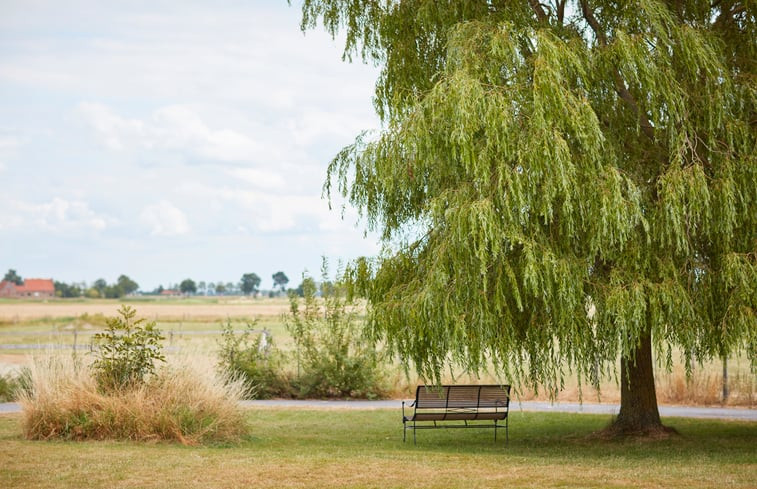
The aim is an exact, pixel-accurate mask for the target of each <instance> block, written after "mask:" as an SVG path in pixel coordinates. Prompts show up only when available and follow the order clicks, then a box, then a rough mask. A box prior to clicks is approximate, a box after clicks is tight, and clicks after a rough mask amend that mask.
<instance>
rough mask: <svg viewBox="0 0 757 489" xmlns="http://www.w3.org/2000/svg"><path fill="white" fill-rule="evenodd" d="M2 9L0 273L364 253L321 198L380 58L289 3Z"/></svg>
mask: <svg viewBox="0 0 757 489" xmlns="http://www.w3.org/2000/svg"><path fill="white" fill-rule="evenodd" d="M292 4H293V5H292V6H291V7H290V6H288V5H287V2H286V1H285V0H244V1H228V2H207V1H187V0H182V1H178V0H176V1H172V0H171V1H161V0H147V1H139V0H137V1H129V2H102V1H71V2H59V1H36V0H20V1H16V0H3V1H2V2H1V3H0V182H2V191H0V273H4V272H5V271H6V270H7V269H9V268H13V269H16V270H17V271H18V273H19V274H20V275H21V276H22V277H27V278H33V277H52V278H54V279H55V280H60V281H65V282H71V281H87V282H88V283H89V282H92V281H94V280H95V279H97V278H101V277H102V278H105V279H106V280H107V281H108V282H112V281H115V279H116V278H117V277H118V276H119V275H120V274H127V275H129V276H130V277H131V278H133V279H134V280H136V281H137V282H138V283H139V284H140V286H141V288H142V289H143V290H151V289H153V288H155V287H157V286H158V285H163V286H167V285H168V284H171V283H177V282H179V281H181V280H182V279H184V278H188V277H189V278H192V279H194V280H196V281H199V280H204V281H208V282H211V281H224V282H228V281H233V282H237V281H238V280H239V279H240V277H241V275H242V274H243V273H246V272H255V273H257V274H258V275H260V276H261V277H262V278H263V283H262V286H263V287H264V288H268V287H270V286H271V285H272V281H271V275H272V274H273V273H274V272H276V271H278V270H283V271H284V272H285V273H286V274H287V275H288V276H289V278H290V280H291V284H290V285H296V284H297V283H299V280H300V277H301V274H302V272H303V270H305V269H308V270H309V271H311V272H313V273H317V272H318V270H319V267H320V261H321V256H322V255H325V256H327V257H329V258H330V259H331V260H332V261H336V260H338V259H343V260H347V259H350V258H354V257H356V256H359V255H366V254H367V255H371V254H375V253H376V252H377V250H378V245H377V240H376V238H375V236H372V235H369V236H368V237H367V238H366V237H364V234H363V229H364V226H362V225H361V224H359V223H358V222H357V217H356V216H355V214H354V213H347V214H346V216H345V219H344V220H343V219H342V217H341V214H340V212H339V211H338V210H335V211H329V209H328V203H327V202H326V201H325V200H324V199H322V198H321V189H322V185H323V182H324V178H325V169H326V166H327V164H328V162H329V160H330V158H331V157H332V156H333V155H334V154H335V153H336V152H337V151H338V150H339V149H341V148H342V147H343V146H345V145H347V144H350V143H351V142H352V141H353V139H354V137H355V135H357V134H358V133H359V132H360V131H361V130H365V129H371V128H376V127H378V125H379V123H378V120H377V118H376V116H375V115H374V112H373V109H372V105H371V97H372V94H373V86H374V82H375V79H376V76H377V73H378V72H377V69H376V68H374V67H372V66H367V65H364V64H362V63H360V62H356V63H353V64H349V63H345V62H342V61H341V51H342V49H341V48H342V43H341V42H340V41H339V40H337V41H333V40H332V39H331V38H330V37H329V36H328V35H327V34H325V33H324V32H323V31H308V32H307V33H306V34H303V33H302V32H301V31H300V30H299V21H300V10H299V6H298V4H299V2H297V1H293V2H292Z"/></svg>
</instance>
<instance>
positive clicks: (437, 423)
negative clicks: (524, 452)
mask: <svg viewBox="0 0 757 489" xmlns="http://www.w3.org/2000/svg"><path fill="white" fill-rule="evenodd" d="M509 406H510V386H509V385H443V386H427V385H419V386H418V388H417V389H416V390H415V400H414V401H413V402H411V403H410V404H408V407H412V408H413V412H412V414H409V415H405V401H402V426H403V430H402V441H403V442H404V441H405V440H406V438H407V430H413V443H415V442H416V437H415V432H416V431H417V430H423V429H437V428H492V429H494V441H495V443H496V441H497V430H498V429H500V428H504V429H505V441H506V442H507V441H509V433H508V426H507V425H508V418H507V414H508V411H509ZM503 421H504V424H501V422H503Z"/></svg>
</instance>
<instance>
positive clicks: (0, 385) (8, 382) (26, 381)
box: [0, 367, 31, 402]
mask: <svg viewBox="0 0 757 489" xmlns="http://www.w3.org/2000/svg"><path fill="white" fill-rule="evenodd" d="M30 388H31V379H30V371H29V368H28V367H22V368H21V370H20V371H19V372H18V373H7V374H2V375H0V402H12V401H15V400H17V399H18V398H19V397H20V396H21V395H22V394H23V393H24V392H28V391H29V390H30Z"/></svg>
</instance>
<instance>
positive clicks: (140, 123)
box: [77, 103, 262, 162]
mask: <svg viewBox="0 0 757 489" xmlns="http://www.w3.org/2000/svg"><path fill="white" fill-rule="evenodd" d="M77 112H78V114H79V115H80V116H81V117H82V118H83V119H84V120H85V121H86V122H87V123H88V124H89V125H90V126H91V127H92V128H93V129H94V130H95V132H96V133H97V135H98V136H99V137H100V140H101V141H102V143H103V144H104V145H105V146H106V147H107V148H109V149H111V150H131V151H134V150H146V151H155V150H157V151H161V150H163V151H173V152H176V153H177V154H183V155H185V156H187V157H189V158H200V159H203V160H214V161H223V162H241V161H250V160H251V159H254V158H255V156H256V155H257V154H259V153H260V152H261V150H262V148H261V145H260V144H258V143H257V142H255V141H254V140H252V139H251V138H250V137H248V136H246V135H244V134H242V133H240V132H238V131H235V130H232V129H228V128H222V129H213V128H210V127H209V126H208V125H207V124H206V123H205V122H204V121H203V120H202V118H201V117H200V116H199V115H198V114H197V113H196V112H195V111H193V110H191V109H190V108H188V107H186V106H182V105H172V106H167V107H162V108H160V109H158V110H156V111H154V112H153V113H152V114H151V116H150V117H149V118H148V119H146V120H140V119H128V118H125V117H121V116H119V115H118V114H116V113H115V112H114V111H113V110H112V109H111V108H109V107H107V106H105V105H102V104H96V103H82V104H80V105H79V107H78V108H77Z"/></svg>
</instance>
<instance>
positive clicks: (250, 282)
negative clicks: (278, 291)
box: [239, 273, 260, 295]
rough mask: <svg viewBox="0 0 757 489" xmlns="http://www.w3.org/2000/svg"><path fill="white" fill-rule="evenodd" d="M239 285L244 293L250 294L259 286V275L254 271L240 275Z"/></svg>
mask: <svg viewBox="0 0 757 489" xmlns="http://www.w3.org/2000/svg"><path fill="white" fill-rule="evenodd" d="M239 286H240V288H241V289H242V292H243V293H244V294H245V295H250V294H252V293H253V292H257V291H258V287H259V286H260V277H258V275H257V274H256V273H245V274H244V275H242V280H241V282H240V284H239Z"/></svg>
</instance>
